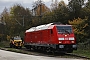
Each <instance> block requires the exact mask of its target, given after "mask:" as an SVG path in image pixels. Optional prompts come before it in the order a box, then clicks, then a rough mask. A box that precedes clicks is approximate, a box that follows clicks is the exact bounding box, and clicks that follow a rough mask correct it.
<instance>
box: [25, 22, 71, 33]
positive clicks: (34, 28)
mask: <svg viewBox="0 0 90 60" xmlns="http://www.w3.org/2000/svg"><path fill="white" fill-rule="evenodd" d="M51 25H52V26H51ZM54 25H57V24H53V23H49V24H45V25H40V26H37V27H32V28H30V29H28V30H26V32H33V31H39V30H45V29H52V28H53V27H54ZM57 26H60V25H57ZM62 26H66V25H62ZM67 26H71V25H67Z"/></svg>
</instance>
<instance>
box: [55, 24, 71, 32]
mask: <svg viewBox="0 0 90 60" xmlns="http://www.w3.org/2000/svg"><path fill="white" fill-rule="evenodd" d="M56 28H57V31H58V33H59V34H62V33H72V27H71V26H56Z"/></svg>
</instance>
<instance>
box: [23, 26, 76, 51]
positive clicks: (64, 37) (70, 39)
mask: <svg viewBox="0 0 90 60" xmlns="http://www.w3.org/2000/svg"><path fill="white" fill-rule="evenodd" d="M60 30H61V31H60ZM24 42H25V44H24V46H25V47H26V48H28V49H30V48H34V49H42V50H48V49H49V50H54V51H65V52H73V50H75V49H77V46H76V39H75V36H74V33H73V30H72V26H71V25H50V26H48V28H47V29H41V30H35V31H34V30H33V31H30V32H26V33H25V40H24Z"/></svg>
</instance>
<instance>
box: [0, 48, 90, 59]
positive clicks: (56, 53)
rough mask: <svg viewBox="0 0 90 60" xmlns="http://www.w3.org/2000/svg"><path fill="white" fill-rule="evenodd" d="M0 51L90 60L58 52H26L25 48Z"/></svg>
mask: <svg viewBox="0 0 90 60" xmlns="http://www.w3.org/2000/svg"><path fill="white" fill-rule="evenodd" d="M0 49H2V50H6V51H14V52H19V53H24V54H29V55H36V56H49V57H58V58H62V57H64V58H81V59H85V60H90V58H88V57H85V56H80V55H77V54H74V53H59V52H55V53H52V52H49V53H47V52H45V51H39V50H38V51H36V50H28V49H25V48H22V49H15V48H9V47H6V48H0Z"/></svg>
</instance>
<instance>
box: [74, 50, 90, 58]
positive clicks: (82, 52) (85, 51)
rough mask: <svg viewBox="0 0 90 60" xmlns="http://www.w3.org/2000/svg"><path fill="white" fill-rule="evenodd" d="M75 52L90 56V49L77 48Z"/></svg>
mask: <svg viewBox="0 0 90 60" xmlns="http://www.w3.org/2000/svg"><path fill="white" fill-rule="evenodd" d="M73 53H74V54H77V55H79V56H84V57H87V58H90V50H84V49H77V51H73Z"/></svg>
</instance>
